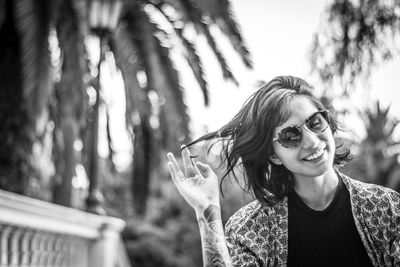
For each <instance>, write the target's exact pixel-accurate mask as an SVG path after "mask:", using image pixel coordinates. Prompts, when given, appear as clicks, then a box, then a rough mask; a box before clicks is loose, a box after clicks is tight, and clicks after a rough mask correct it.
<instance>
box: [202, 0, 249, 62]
mask: <svg viewBox="0 0 400 267" xmlns="http://www.w3.org/2000/svg"><path fill="white" fill-rule="evenodd" d="M198 3H199V6H200V8H201V9H202V10H203V12H204V13H205V14H207V15H208V16H209V17H210V19H211V20H212V21H213V22H214V23H215V24H216V25H218V26H219V28H220V29H221V31H222V32H223V33H224V34H225V35H226V36H227V37H228V38H229V39H230V41H231V43H232V46H233V48H234V49H235V51H236V52H237V53H238V54H239V55H240V56H241V58H242V60H243V63H244V64H245V66H246V67H248V68H253V60H252V59H251V56H250V52H249V49H248V48H247V46H246V44H245V42H244V39H243V37H242V33H241V30H240V27H239V24H238V23H237V21H236V18H235V16H234V14H233V12H232V9H231V4H230V2H229V1H228V0H219V1H215V0H202V1H199V2H198Z"/></svg>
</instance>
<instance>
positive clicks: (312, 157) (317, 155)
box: [305, 148, 324, 160]
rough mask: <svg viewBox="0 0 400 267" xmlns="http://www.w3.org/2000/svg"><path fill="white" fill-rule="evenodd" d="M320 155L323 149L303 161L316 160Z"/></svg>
mask: <svg viewBox="0 0 400 267" xmlns="http://www.w3.org/2000/svg"><path fill="white" fill-rule="evenodd" d="M322 153H324V149H322V148H320V149H318V150H317V151H315V152H314V153H313V154H311V155H310V156H308V157H307V158H305V160H313V159H316V158H318V157H319V156H321V155H322Z"/></svg>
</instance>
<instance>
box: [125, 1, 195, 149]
mask: <svg viewBox="0 0 400 267" xmlns="http://www.w3.org/2000/svg"><path fill="white" fill-rule="evenodd" d="M123 19H126V20H127V21H126V23H127V25H129V27H128V30H129V33H130V35H131V36H132V40H133V41H134V42H135V45H136V47H137V48H138V52H139V54H140V55H141V58H142V60H143V63H144V67H145V72H146V76H147V82H148V87H149V89H150V90H154V91H155V92H156V93H157V94H158V96H159V99H160V101H161V107H160V109H165V110H166V112H168V113H169V114H171V115H172V116H171V117H170V118H172V120H171V121H168V125H169V131H168V135H167V136H165V137H164V138H166V139H167V140H169V142H168V144H169V146H171V149H173V151H175V150H176V149H177V148H176V145H174V144H176V143H177V142H184V141H185V140H188V139H189V129H188V122H189V116H188V114H187V112H186V111H187V107H186V105H185V103H184V101H183V92H182V88H181V86H180V84H179V79H178V73H177V71H176V69H175V68H174V66H173V62H172V61H171V59H170V58H169V51H168V48H167V47H165V46H163V45H162V44H161V42H162V41H161V39H160V38H163V37H162V36H161V37H160V38H158V37H156V35H161V34H163V32H162V31H161V30H160V29H158V28H157V26H156V25H155V24H154V23H152V22H151V21H150V20H149V18H148V17H147V15H146V13H145V12H144V10H143V9H140V8H136V9H134V10H130V11H129V12H127V13H126V16H125V18H123Z"/></svg>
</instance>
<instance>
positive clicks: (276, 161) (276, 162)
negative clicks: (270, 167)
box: [269, 153, 282, 165]
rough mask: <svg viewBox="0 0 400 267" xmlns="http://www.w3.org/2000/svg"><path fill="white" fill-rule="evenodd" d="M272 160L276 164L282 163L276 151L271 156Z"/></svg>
mask: <svg viewBox="0 0 400 267" xmlns="http://www.w3.org/2000/svg"><path fill="white" fill-rule="evenodd" d="M269 159H270V161H272V163H274V164H275V165H282V161H281V160H280V159H279V158H278V156H277V155H276V154H275V153H274V154H272V155H271V156H270V157H269Z"/></svg>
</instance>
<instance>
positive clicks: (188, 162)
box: [182, 146, 199, 177]
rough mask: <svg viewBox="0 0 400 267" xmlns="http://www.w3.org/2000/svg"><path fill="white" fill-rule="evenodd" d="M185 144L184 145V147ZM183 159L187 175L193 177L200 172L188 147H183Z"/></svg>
mask: <svg viewBox="0 0 400 267" xmlns="http://www.w3.org/2000/svg"><path fill="white" fill-rule="evenodd" d="M183 147H184V146H182V148H183ZM182 160H183V168H184V169H185V172H186V176H187V177H193V176H195V175H196V174H198V173H199V172H198V170H197V167H196V166H195V165H194V164H193V161H192V159H191V157H190V151H189V149H188V148H187V147H184V148H183V149H182Z"/></svg>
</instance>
